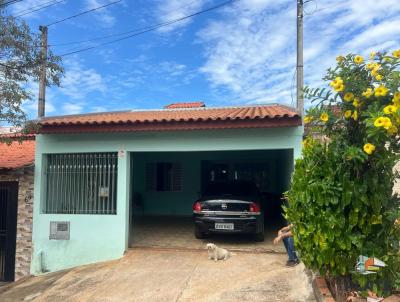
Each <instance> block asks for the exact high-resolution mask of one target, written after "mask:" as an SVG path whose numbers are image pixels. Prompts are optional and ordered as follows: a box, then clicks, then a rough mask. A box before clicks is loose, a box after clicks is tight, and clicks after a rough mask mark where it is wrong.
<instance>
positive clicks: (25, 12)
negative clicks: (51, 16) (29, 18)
mask: <svg viewBox="0 0 400 302" xmlns="http://www.w3.org/2000/svg"><path fill="white" fill-rule="evenodd" d="M61 2H65V0H59V1H55V0H51V1H47V2H44V3H42V4H39V5H36V6H32V7H30V8H28V9H25V10H22V11H20V12H18V13H19V14H18V15H16V16H15V18H19V17H22V16H25V15H28V14H31V13H34V12H37V11H39V10H42V9H45V8H48V7H50V6H54V5H56V4H59V3H61Z"/></svg>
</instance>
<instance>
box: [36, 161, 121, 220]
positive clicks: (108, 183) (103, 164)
mask: <svg viewBox="0 0 400 302" xmlns="http://www.w3.org/2000/svg"><path fill="white" fill-rule="evenodd" d="M117 160H118V158H117V153H82V154H49V155H47V169H46V175H45V176H46V197H45V202H44V206H43V212H44V213H48V214H50V213H51V214H116V213H117V169H118V165H117Z"/></svg>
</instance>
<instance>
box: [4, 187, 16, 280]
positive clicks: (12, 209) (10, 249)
mask: <svg viewBox="0 0 400 302" xmlns="http://www.w3.org/2000/svg"><path fill="white" fill-rule="evenodd" d="M17 194H18V183H17V182H0V281H13V280H14V268H15V242H16V240H15V238H16V230H17Z"/></svg>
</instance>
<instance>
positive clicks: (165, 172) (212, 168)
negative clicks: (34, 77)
mask: <svg viewBox="0 0 400 302" xmlns="http://www.w3.org/2000/svg"><path fill="white" fill-rule="evenodd" d="M39 124H40V126H41V129H40V133H39V134H38V135H37V136H36V155H35V156H36V157H35V189H34V203H33V204H34V214H33V215H34V219H33V254H32V263H31V273H33V274H40V273H42V272H49V271H57V270H61V269H65V268H69V267H74V266H77V265H82V264H88V263H94V262H98V261H105V260H111V259H117V258H120V257H122V256H123V255H124V252H125V251H126V250H127V249H129V248H130V240H131V239H132V237H134V236H135V227H134V225H133V223H132V222H133V221H134V220H135V219H136V217H140V216H168V217H177V218H178V217H184V216H188V217H190V216H191V215H192V205H193V203H194V202H195V201H196V199H197V198H198V197H199V194H201V192H202V190H203V189H204V187H205V185H207V183H209V182H210V181H215V180H223V179H240V180H242V179H244V180H251V181H254V182H255V183H256V184H257V185H258V186H259V188H260V190H261V191H262V192H265V193H269V194H278V195H279V194H282V193H283V192H284V191H286V190H287V189H288V186H289V183H290V177H291V173H292V170H293V166H294V160H295V159H296V158H298V157H299V156H300V153H301V141H302V136H303V127H302V122H301V117H300V116H299V115H298V113H297V112H296V111H295V109H293V108H290V107H286V106H283V105H277V104H272V105H254V106H235V107H220V108H211V107H205V106H204V104H203V103H200V102H195V103H180V104H172V105H170V106H166V107H165V108H163V109H159V110H134V111H123V112H105V113H93V114H82V115H67V116H57V117H46V118H42V119H40V120H39Z"/></svg>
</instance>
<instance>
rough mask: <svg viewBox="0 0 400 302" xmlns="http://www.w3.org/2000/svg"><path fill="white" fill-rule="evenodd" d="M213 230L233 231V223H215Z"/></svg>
mask: <svg viewBox="0 0 400 302" xmlns="http://www.w3.org/2000/svg"><path fill="white" fill-rule="evenodd" d="M215 229H216V230H233V229H234V225H233V223H216V224H215Z"/></svg>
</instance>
